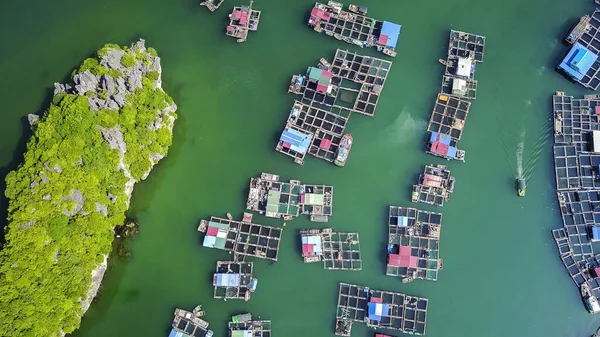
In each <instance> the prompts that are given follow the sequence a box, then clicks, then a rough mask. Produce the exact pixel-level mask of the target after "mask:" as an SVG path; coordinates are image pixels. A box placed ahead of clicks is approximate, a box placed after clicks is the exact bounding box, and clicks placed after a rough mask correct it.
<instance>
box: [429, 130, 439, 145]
mask: <svg viewBox="0 0 600 337" xmlns="http://www.w3.org/2000/svg"><path fill="white" fill-rule="evenodd" d="M437 136H438V134H437V132H432V133H431V136H429V142H430V143H433V142H435V140H436V139H437Z"/></svg>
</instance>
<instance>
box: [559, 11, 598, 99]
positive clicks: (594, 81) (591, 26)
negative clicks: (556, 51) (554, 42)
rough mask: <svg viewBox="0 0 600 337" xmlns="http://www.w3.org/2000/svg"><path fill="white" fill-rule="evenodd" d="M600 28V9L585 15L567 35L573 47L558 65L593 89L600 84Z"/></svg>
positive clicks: (562, 70)
mask: <svg viewBox="0 0 600 337" xmlns="http://www.w3.org/2000/svg"><path fill="white" fill-rule="evenodd" d="M599 29H600V11H598V10H595V11H594V13H593V14H592V15H591V16H589V15H585V16H583V17H582V18H581V19H580V20H579V22H578V23H577V24H575V26H573V27H572V28H571V30H570V31H569V34H568V35H567V36H566V37H565V42H567V43H568V44H570V45H571V48H570V49H569V51H568V52H567V55H566V56H565V57H564V59H563V60H562V61H561V62H560V63H559V64H558V66H557V67H556V69H557V70H558V71H559V72H560V73H562V74H564V75H566V76H567V77H568V78H569V79H571V80H572V81H574V82H576V83H579V84H581V85H583V86H584V87H586V88H589V89H592V90H597V89H598V87H599V86H600V60H598V55H599V52H600V34H599Z"/></svg>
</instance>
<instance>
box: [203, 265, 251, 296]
mask: <svg viewBox="0 0 600 337" xmlns="http://www.w3.org/2000/svg"><path fill="white" fill-rule="evenodd" d="M253 267H254V264H253V263H252V262H235V261H217V271H216V273H215V274H214V275H213V286H214V287H215V290H214V294H213V297H214V298H219V299H225V300H229V299H232V300H233V299H243V300H246V301H248V300H249V299H250V295H251V293H252V292H254V290H255V289H256V286H257V282H258V281H257V280H256V279H255V278H252V270H253Z"/></svg>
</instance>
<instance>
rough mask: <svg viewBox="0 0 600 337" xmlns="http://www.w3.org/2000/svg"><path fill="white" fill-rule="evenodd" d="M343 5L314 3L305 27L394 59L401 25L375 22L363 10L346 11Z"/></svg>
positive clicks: (352, 7) (353, 6)
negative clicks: (375, 49)
mask: <svg viewBox="0 0 600 337" xmlns="http://www.w3.org/2000/svg"><path fill="white" fill-rule="evenodd" d="M343 6H344V5H343V4H342V3H339V2H334V1H329V2H328V3H327V4H326V5H325V4H322V3H319V2H317V3H315V5H314V7H313V8H312V10H311V12H310V17H309V19H308V25H309V26H310V27H312V28H313V30H314V31H315V32H318V33H325V34H326V35H328V36H331V37H334V38H335V39H337V40H340V41H344V42H347V43H350V44H354V45H357V46H359V47H361V48H364V47H367V48H371V47H375V48H377V51H379V52H382V53H383V54H385V55H387V56H391V57H395V56H396V51H395V48H396V46H397V44H398V38H399V36H400V30H401V29H402V26H400V25H398V24H395V23H392V22H389V21H379V20H375V19H373V18H370V17H368V16H366V8H364V7H362V8H364V10H361V7H358V6H355V5H350V8H349V10H348V11H345V10H343Z"/></svg>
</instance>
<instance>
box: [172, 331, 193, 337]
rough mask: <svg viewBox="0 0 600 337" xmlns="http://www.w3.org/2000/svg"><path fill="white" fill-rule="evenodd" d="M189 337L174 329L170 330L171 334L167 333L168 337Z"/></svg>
mask: <svg viewBox="0 0 600 337" xmlns="http://www.w3.org/2000/svg"><path fill="white" fill-rule="evenodd" d="M187 336H189V335H187V334H184V333H183V332H181V331H177V330H175V329H171V333H169V337H187Z"/></svg>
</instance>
